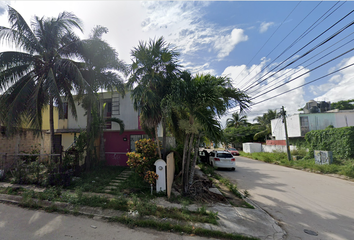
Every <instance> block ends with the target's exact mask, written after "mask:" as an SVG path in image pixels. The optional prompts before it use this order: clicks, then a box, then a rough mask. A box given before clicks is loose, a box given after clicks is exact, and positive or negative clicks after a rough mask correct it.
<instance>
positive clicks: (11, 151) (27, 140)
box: [0, 131, 50, 168]
mask: <svg viewBox="0 0 354 240" xmlns="http://www.w3.org/2000/svg"><path fill="white" fill-rule="evenodd" d="M34 148H39V149H40V153H41V154H49V153H50V134H46V133H45V132H43V134H42V136H36V135H34V134H33V132H31V131H23V132H22V133H21V134H17V135H15V136H12V137H6V136H4V135H1V136H0V168H1V167H4V166H5V167H6V166H9V165H11V164H12V163H13V161H14V160H15V159H16V157H15V156H13V155H15V154H19V153H21V152H30V151H32V150H33V149H34ZM5 153H7V154H8V155H9V156H8V157H7V160H6V162H3V155H4V154H5Z"/></svg>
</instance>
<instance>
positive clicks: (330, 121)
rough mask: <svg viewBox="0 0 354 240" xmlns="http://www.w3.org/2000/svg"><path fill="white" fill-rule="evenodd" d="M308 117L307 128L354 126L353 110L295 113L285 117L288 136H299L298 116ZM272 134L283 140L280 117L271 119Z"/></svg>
mask: <svg viewBox="0 0 354 240" xmlns="http://www.w3.org/2000/svg"><path fill="white" fill-rule="evenodd" d="M301 117H307V118H308V130H309V131H312V130H322V129H325V128H326V127H328V126H329V125H333V126H334V127H335V128H341V127H349V126H354V110H353V111H352V110H344V111H338V112H333V111H332V112H325V113H307V114H296V115H293V116H290V117H288V118H287V119H286V121H287V128H288V136H289V137H290V138H291V137H301V123H300V118H301ZM271 127H272V136H273V137H275V139H276V140H285V129H284V124H283V123H282V121H281V119H273V120H271Z"/></svg>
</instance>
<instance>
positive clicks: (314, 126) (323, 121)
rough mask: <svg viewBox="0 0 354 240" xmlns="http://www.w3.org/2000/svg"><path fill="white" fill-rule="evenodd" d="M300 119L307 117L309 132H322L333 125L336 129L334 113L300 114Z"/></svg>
mask: <svg viewBox="0 0 354 240" xmlns="http://www.w3.org/2000/svg"><path fill="white" fill-rule="evenodd" d="M300 116H301V117H306V116H307V117H308V119H309V130H310V131H312V130H322V129H325V128H326V127H328V126H329V125H333V126H334V127H338V126H337V124H336V117H335V113H312V114H311V113H310V114H301V115H300Z"/></svg>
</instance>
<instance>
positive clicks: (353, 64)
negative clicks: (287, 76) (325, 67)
mask: <svg viewBox="0 0 354 240" xmlns="http://www.w3.org/2000/svg"><path fill="white" fill-rule="evenodd" d="M351 66H354V63H352V64H349V65H347V66H345V67H342V68H340V69H338V70H335V71H333V72H331V73H328V74H326V75H324V76H322V77H319V78H316V79H314V80H312V81H310V82H308V83H305V84H302V85H300V86H298V87H295V88H292V89H290V90H288V91H285V92H282V93H279V94H277V95H275V96H272V97H270V98H267V99H264V100H262V101H259V102H256V103H254V104H251V105H250V106H254V105H257V104H260V103H262V102H265V101H268V100H270V99H273V98H276V97H279V96H281V95H283V94H285V93H288V92H291V91H294V90H296V89H298V88H301V87H303V86H306V85H308V84H310V83H313V82H316V81H318V80H320V79H322V78H325V77H328V76H330V75H332V74H334V73H337V72H340V71H342V70H344V69H346V68H349V67H351Z"/></svg>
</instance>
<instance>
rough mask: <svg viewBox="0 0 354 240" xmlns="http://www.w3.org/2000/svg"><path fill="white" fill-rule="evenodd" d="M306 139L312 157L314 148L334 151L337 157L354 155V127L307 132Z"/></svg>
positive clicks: (345, 157) (342, 157) (334, 155)
mask: <svg viewBox="0 0 354 240" xmlns="http://www.w3.org/2000/svg"><path fill="white" fill-rule="evenodd" d="M305 139H306V142H307V146H308V148H309V154H310V157H313V153H314V150H323V151H332V152H333V157H334V158H336V159H347V158H353V157H354V127H343V128H331V127H328V128H326V129H324V130H314V131H310V132H308V133H306V135H305Z"/></svg>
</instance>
